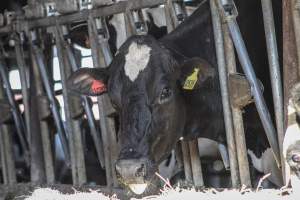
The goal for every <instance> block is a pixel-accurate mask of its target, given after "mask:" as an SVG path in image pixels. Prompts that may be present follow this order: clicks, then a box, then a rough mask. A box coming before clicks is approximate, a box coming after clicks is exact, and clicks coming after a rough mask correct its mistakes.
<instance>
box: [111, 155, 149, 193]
mask: <svg viewBox="0 0 300 200" xmlns="http://www.w3.org/2000/svg"><path fill="white" fill-rule="evenodd" d="M149 163H150V162H149V160H147V159H144V158H141V159H122V160H118V161H117V162H116V172H117V176H118V178H119V180H120V181H121V182H122V183H123V184H125V185H127V186H128V187H129V188H130V189H131V190H132V191H133V192H134V193H136V194H142V193H143V192H144V191H145V190H146V188H147V185H148V184H147V180H146V177H147V172H148V171H149V166H150V165H149Z"/></svg>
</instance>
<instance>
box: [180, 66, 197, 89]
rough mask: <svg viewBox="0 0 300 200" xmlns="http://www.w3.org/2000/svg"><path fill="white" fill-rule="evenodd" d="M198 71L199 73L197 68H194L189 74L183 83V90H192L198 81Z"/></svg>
mask: <svg viewBox="0 0 300 200" xmlns="http://www.w3.org/2000/svg"><path fill="white" fill-rule="evenodd" d="M198 73H199V68H194V72H193V73H192V74H191V75H189V76H188V77H187V78H186V80H185V82H184V85H183V89H185V90H193V89H194V87H195V85H196V83H197V81H198Z"/></svg>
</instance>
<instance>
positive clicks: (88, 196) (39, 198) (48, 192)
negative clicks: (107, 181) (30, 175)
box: [25, 188, 118, 200]
mask: <svg viewBox="0 0 300 200" xmlns="http://www.w3.org/2000/svg"><path fill="white" fill-rule="evenodd" d="M25 200H118V199H117V198H116V196H112V197H108V196H105V195H104V194H102V193H100V192H99V191H90V192H78V191H75V192H74V194H63V193H61V192H59V191H58V190H54V189H50V188H38V189H36V190H34V191H33V193H32V194H31V196H27V197H26V198H25Z"/></svg>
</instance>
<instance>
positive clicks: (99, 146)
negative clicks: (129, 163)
mask: <svg viewBox="0 0 300 200" xmlns="http://www.w3.org/2000/svg"><path fill="white" fill-rule="evenodd" d="M56 28H57V31H58V34H59V37H60V43H61V44H62V47H64V50H65V51H66V56H67V57H68V61H69V63H70V66H71V68H72V71H73V72H74V71H76V70H77V69H78V68H79V67H78V66H77V64H76V59H75V57H74V54H73V52H72V49H71V47H70V44H69V42H68V41H67V40H65V39H64V37H67V35H68V30H67V27H65V33H63V31H62V30H61V29H60V27H59V26H57V27H56ZM88 98H89V97H86V96H82V97H81V99H82V104H83V106H84V110H85V114H86V118H87V121H88V124H89V127H90V130H91V136H92V138H93V141H94V145H95V148H96V152H97V156H98V160H99V163H100V166H101V167H102V168H104V165H105V160H104V152H103V142H102V139H101V137H100V133H99V130H98V129H97V127H96V124H95V117H94V114H93V111H92V108H91V107H90V105H89V100H88Z"/></svg>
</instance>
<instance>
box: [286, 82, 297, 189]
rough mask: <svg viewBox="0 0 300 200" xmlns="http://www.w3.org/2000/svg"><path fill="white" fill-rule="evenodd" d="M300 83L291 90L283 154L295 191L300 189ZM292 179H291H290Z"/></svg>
mask: <svg viewBox="0 0 300 200" xmlns="http://www.w3.org/2000/svg"><path fill="white" fill-rule="evenodd" d="M299 117H300V83H297V84H296V85H295V86H294V87H293V89H292V90H291V98H290V99H289V104H288V126H287V130H286V132H285V136H284V141H283V156H284V158H285V161H286V171H287V172H288V173H287V176H288V177H286V178H287V179H288V180H286V183H287V184H288V182H289V181H291V185H292V187H293V192H294V193H298V194H299V191H300V127H299V125H300V122H299V119H300V118H299ZM289 179H290V180H289Z"/></svg>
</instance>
